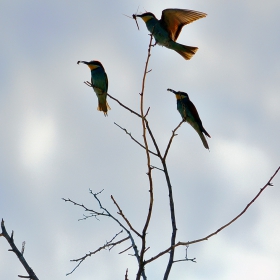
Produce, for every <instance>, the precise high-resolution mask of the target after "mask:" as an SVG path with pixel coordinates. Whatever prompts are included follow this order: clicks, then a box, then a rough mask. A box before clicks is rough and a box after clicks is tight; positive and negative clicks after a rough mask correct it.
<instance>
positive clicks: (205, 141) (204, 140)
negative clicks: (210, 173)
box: [198, 131, 209, 150]
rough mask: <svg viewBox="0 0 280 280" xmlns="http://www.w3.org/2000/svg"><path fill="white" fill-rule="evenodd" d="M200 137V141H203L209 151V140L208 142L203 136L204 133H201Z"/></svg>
mask: <svg viewBox="0 0 280 280" xmlns="http://www.w3.org/2000/svg"><path fill="white" fill-rule="evenodd" d="M198 135H199V137H200V139H201V141H202V143H203V146H204V147H205V149H208V150H209V146H208V143H207V140H206V138H205V136H204V135H203V133H202V132H200V131H199V133H198Z"/></svg>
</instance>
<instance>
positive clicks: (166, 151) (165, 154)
mask: <svg viewBox="0 0 280 280" xmlns="http://www.w3.org/2000/svg"><path fill="white" fill-rule="evenodd" d="M183 122H185V121H184V120H182V121H181V122H180V123H179V124H178V125H177V126H176V128H175V129H174V130H172V135H171V137H170V140H169V142H168V145H167V148H166V150H165V153H164V156H163V159H164V160H166V157H167V154H168V151H169V149H170V146H171V143H172V140H173V138H174V137H175V136H177V134H176V131H177V130H178V129H179V127H180V126H181V125H182V123H183Z"/></svg>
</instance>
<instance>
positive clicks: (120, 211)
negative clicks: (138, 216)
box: [111, 195, 142, 238]
mask: <svg viewBox="0 0 280 280" xmlns="http://www.w3.org/2000/svg"><path fill="white" fill-rule="evenodd" d="M111 199H112V200H113V202H114V203H115V205H116V206H117V208H118V210H119V212H118V214H119V215H121V216H122V217H123V219H124V220H125V221H126V223H127V225H128V226H129V228H130V229H131V230H132V231H133V232H134V233H135V234H136V235H138V236H139V237H140V238H142V236H141V234H140V233H139V232H138V231H137V230H135V229H134V228H133V226H132V225H131V223H130V222H129V220H128V219H127V218H126V217H125V215H124V213H123V211H122V209H121V208H120V206H119V205H118V203H117V202H116V200H115V199H114V197H113V196H112V195H111Z"/></svg>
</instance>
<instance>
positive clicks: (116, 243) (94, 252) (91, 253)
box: [66, 231, 129, 276]
mask: <svg viewBox="0 0 280 280" xmlns="http://www.w3.org/2000/svg"><path fill="white" fill-rule="evenodd" d="M120 233H122V231H120V232H119V233H117V234H116V235H115V236H114V237H113V238H112V239H111V240H110V241H107V242H106V243H105V244H104V245H103V246H101V247H99V248H98V249H97V250H95V251H93V252H89V253H88V254H86V255H84V256H83V257H81V258H78V259H73V260H71V262H79V263H78V264H77V265H76V266H75V267H74V269H73V270H72V271H71V272H69V273H67V274H66V276H68V275H70V274H72V273H73V272H74V271H75V270H76V269H77V268H78V267H79V266H80V264H81V263H82V262H83V261H84V260H85V259H86V258H88V257H91V256H92V255H94V254H96V253H98V252H100V251H101V250H104V249H106V248H108V249H109V250H111V249H112V248H113V247H115V246H116V245H118V244H121V243H122V242H124V241H126V240H128V239H129V236H128V237H126V238H123V239H121V240H119V241H117V242H113V240H114V239H115V238H116V237H117V236H118V235H119V234H120Z"/></svg>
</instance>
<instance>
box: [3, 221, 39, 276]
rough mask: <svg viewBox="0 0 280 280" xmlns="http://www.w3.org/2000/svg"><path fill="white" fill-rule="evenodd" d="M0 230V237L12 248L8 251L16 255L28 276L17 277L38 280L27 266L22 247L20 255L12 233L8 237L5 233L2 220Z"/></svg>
mask: <svg viewBox="0 0 280 280" xmlns="http://www.w3.org/2000/svg"><path fill="white" fill-rule="evenodd" d="M1 229H2V233H1V234H0V236H3V237H5V238H6V240H7V241H8V243H9V244H10V246H11V248H12V249H10V250H9V251H11V252H14V253H15V254H16V255H17V257H18V259H19V261H20V262H21V264H22V265H23V267H24V268H25V270H26V272H27V273H28V275H29V276H22V275H18V277H20V278H27V279H32V280H39V278H38V277H37V276H36V274H35V273H34V271H33V269H32V268H31V267H30V266H29V265H28V263H27V261H26V260H25V258H24V257H23V251H24V247H23V246H22V253H21V252H20V251H19V249H18V248H17V246H16V245H15V243H14V232H13V231H12V234H11V236H9V234H8V233H7V231H6V228H5V224H4V220H3V219H2V222H1ZM24 244H25V243H24Z"/></svg>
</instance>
